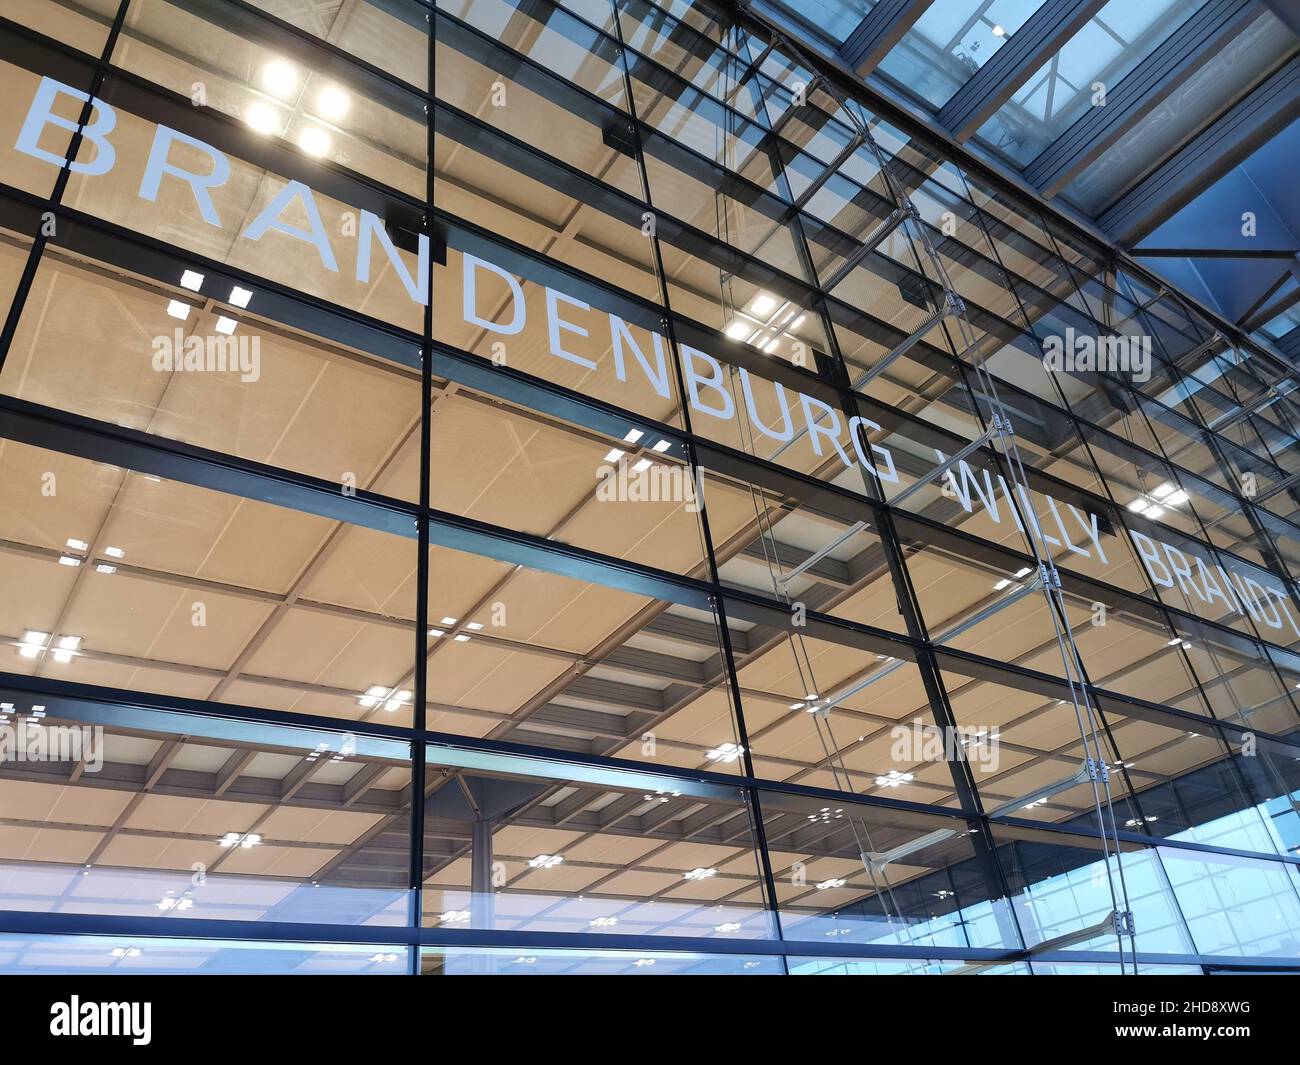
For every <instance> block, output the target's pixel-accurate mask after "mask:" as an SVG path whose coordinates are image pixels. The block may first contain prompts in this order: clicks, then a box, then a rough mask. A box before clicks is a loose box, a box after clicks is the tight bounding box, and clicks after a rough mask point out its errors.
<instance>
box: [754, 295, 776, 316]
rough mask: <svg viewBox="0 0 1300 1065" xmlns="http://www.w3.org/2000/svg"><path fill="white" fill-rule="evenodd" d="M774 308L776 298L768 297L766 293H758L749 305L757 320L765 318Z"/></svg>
mask: <svg viewBox="0 0 1300 1065" xmlns="http://www.w3.org/2000/svg"><path fill="white" fill-rule="evenodd" d="M775 307H776V297H775V296H769V295H768V294H767V293H766V292H760V293H759V294H758V295H757V296H755V297H754V302H753V303H751V304H750V305H749V309H750V310H751V311H752V312H753V313H754V314H755V315H757V316H758V317H759V318H766V317H767V316H768V315H769V314H771V313H772V310H773V308H775Z"/></svg>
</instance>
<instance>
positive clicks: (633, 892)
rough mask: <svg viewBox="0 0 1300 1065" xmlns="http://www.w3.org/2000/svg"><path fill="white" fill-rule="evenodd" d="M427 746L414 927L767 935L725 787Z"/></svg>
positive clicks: (742, 825)
mask: <svg viewBox="0 0 1300 1065" xmlns="http://www.w3.org/2000/svg"><path fill="white" fill-rule="evenodd" d="M428 757H429V766H428V773H429V780H430V784H431V788H430V793H429V798H428V804H427V806H426V814H425V844H424V848H425V850H424V860H425V871H424V876H425V884H424V893H423V900H424V918H423V923H424V924H425V926H426V927H436V928H447V929H498V930H501V931H521V932H559V933H576V932H581V933H588V934H592V935H601V934H604V935H642V936H686V937H696V938H725V939H771V938H774V935H775V932H774V925H773V924H772V921H771V913H770V911H769V910H767V909H765V908H764V903H763V889H762V881H761V878H760V875H759V865H758V855H757V853H756V852H755V849H754V846H755V844H754V835H753V824H752V820H751V815H750V810H749V806H748V804H747V802H746V801H745V799H744V796H743V795H742V793H741V792H740V791H739V790H738V789H733V788H730V787H723V786H719V785H714V784H707V785H706V784H700V783H693V782H690V781H685V780H676V779H673V778H668V777H658V776H654V775H651V774H630V773H622V772H613V771H607V772H606V771H602V772H596V771H592V770H589V769H585V770H577V771H566V769H565V767H564V765H563V764H562V763H557V762H555V761H549V760H548V761H546V762H536V763H534V762H532V761H530V760H527V759H522V758H506V757H498V758H493V757H490V756H483V755H478V754H474V753H472V752H468V751H467V752H459V753H451V754H449V753H448V752H445V751H442V750H440V749H438V748H430V750H429V752H428ZM517 953H518V952H517ZM523 953H525V954H528V955H532V954H534V953H535V952H534V951H532V950H526V951H524V952H523ZM497 960H499V959H496V958H494V957H493V956H485V957H484V958H483V959H482V963H483V964H484V965H488V966H492V965H494V964H495V962H496V961H497Z"/></svg>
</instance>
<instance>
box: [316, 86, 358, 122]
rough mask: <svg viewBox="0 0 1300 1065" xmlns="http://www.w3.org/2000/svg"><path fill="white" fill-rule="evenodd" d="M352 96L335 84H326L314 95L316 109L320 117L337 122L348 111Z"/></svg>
mask: <svg viewBox="0 0 1300 1065" xmlns="http://www.w3.org/2000/svg"><path fill="white" fill-rule="evenodd" d="M351 105H352V98H351V97H350V96H349V95H348V94H347V93H346V92H344V91H343V90H342V89H340V88H339V87H338V86H337V85H326V86H325V88H323V89H321V91H320V95H318V96H317V97H316V110H317V111H319V112H320V115H321V117H322V118H328V119H329V120H330V121H331V122H337V121H338V120H339V119H340V118H342V117H343V116H344V115H346V114H347V113H348V108H349V107H350V106H351Z"/></svg>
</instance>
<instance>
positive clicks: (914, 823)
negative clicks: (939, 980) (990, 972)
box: [760, 793, 1020, 948]
mask: <svg viewBox="0 0 1300 1065" xmlns="http://www.w3.org/2000/svg"><path fill="white" fill-rule="evenodd" d="M760 801H761V803H762V807H763V822H764V830H765V832H766V834H767V841H768V848H769V852H770V854H771V859H772V875H773V877H774V878H775V880H776V890H777V897H778V899H779V900H780V906H781V931H782V935H783V936H784V937H785V938H786V939H787V940H796V941H801V942H813V943H823V942H826V940H827V938H828V937H829V938H830V939H831V941H833V942H835V943H837V944H841V945H843V944H854V945H862V946H867V945H875V946H883V945H889V946H895V947H898V946H906V947H917V948H924V947H1002V946H1005V947H1012V948H1014V947H1017V946H1019V945H1020V935H1019V932H1018V931H1017V929H1016V925H1015V921H1014V919H1013V917H1012V914H1011V909H1010V907H1009V906H1008V905H1007V900H1006V899H1005V898H1003V897H1002V891H1001V889H1000V888H999V886H998V873H997V867H996V866H995V865H994V864H993V862H992V861H991V859H990V852H989V850H988V848H987V846H986V844H985V842H984V839H983V837H982V836H981V835H980V831H979V829H977V828H976V827H975V826H974V825H973V824H971V823H968V822H965V821H963V820H961V819H960V818H940V817H927V816H922V815H919V814H914V813H911V812H904V811H901V810H890V809H885V808H881V807H873V806H863V805H859V804H855V803H851V802H845V803H839V802H829V803H828V802H824V801H818V800H814V799H805V798H802V797H796V796H792V795H776V794H772V795H768V794H766V793H764V794H763V795H762V797H761V800H760Z"/></svg>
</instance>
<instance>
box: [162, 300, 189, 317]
mask: <svg viewBox="0 0 1300 1065" xmlns="http://www.w3.org/2000/svg"><path fill="white" fill-rule="evenodd" d="M167 315H168V317H170V318H179V319H180V320H181V321H182V322H183V321H185V319H186V318H188V317H189V316H190V305H189V304H188V303H185V302H183V301H181V300H168V301H167Z"/></svg>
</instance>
